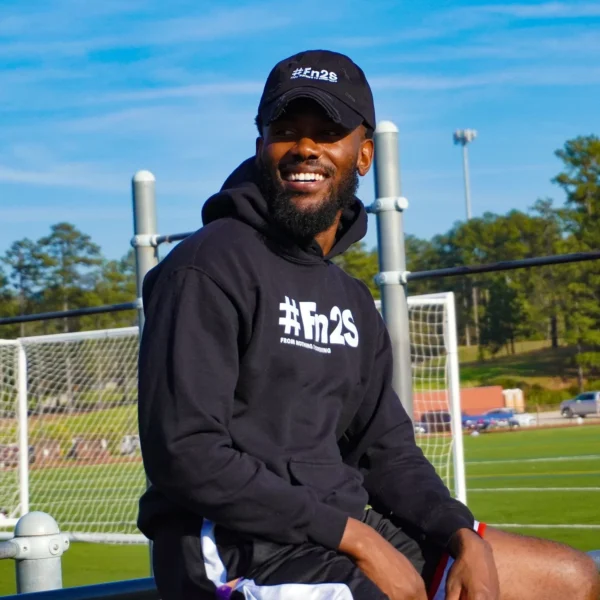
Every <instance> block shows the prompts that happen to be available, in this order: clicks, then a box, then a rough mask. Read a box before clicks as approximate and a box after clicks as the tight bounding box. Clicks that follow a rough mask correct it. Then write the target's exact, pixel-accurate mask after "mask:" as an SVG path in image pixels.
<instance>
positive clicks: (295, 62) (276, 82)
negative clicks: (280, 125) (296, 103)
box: [257, 50, 375, 130]
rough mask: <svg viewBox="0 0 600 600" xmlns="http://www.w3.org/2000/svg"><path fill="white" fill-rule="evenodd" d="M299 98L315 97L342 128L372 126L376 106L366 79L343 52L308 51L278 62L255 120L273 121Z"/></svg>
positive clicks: (266, 84)
mask: <svg viewBox="0 0 600 600" xmlns="http://www.w3.org/2000/svg"><path fill="white" fill-rule="evenodd" d="M298 98H310V99H311V100H314V101H315V102H317V103H318V104H319V105H320V106H321V107H322V108H323V109H324V110H325V111H326V113H327V115H328V116H329V117H330V118H331V120H332V121H334V122H335V123H339V124H340V125H342V127H344V128H345V129H348V130H352V129H356V127H358V126H359V125H361V124H364V125H365V127H367V128H369V129H373V130H374V129H375V106H374V104H373V94H372V92H371V88H370V86H369V83H368V82H367V78H366V77H365V74H364V72H363V70H362V69H361V68H360V67H359V66H358V65H357V64H355V63H354V62H353V61H352V60H350V58H348V57H347V56H345V55H344V54H339V53H338V52H331V51H329V50H307V51H305V52H300V53H299V54H294V56H290V57H289V58H286V59H284V60H282V61H281V62H279V63H277V64H276V65H275V66H274V67H273V70H272V71H271V72H270V73H269V77H268V78H267V82H266V83H265V89H264V90H263V94H262V97H261V99H260V103H259V105H258V117H257V122H258V123H260V124H261V125H263V126H264V125H268V124H269V123H271V122H272V121H275V120H276V119H277V118H279V117H280V116H281V114H282V113H283V112H284V110H285V108H286V106H287V105H288V104H289V103H290V102H291V101H292V100H296V99H298Z"/></svg>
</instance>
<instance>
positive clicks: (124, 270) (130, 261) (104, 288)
mask: <svg viewBox="0 0 600 600" xmlns="http://www.w3.org/2000/svg"><path fill="white" fill-rule="evenodd" d="M135 297H136V275H135V254H134V251H133V248H132V249H130V250H129V252H128V253H127V254H126V255H125V256H123V257H122V258H121V259H120V260H106V259H103V260H102V265H101V267H100V269H99V271H98V273H97V276H96V281H95V283H94V287H93V290H91V291H89V292H87V293H86V295H85V305H86V306H103V305H109V304H122V303H125V302H132V301H133V300H134V299H135ZM136 322H137V312H136V311H130V312H129V311H128V312H119V313H105V314H99V315H93V316H89V317H82V318H81V325H82V326H83V327H84V328H87V326H90V327H93V328H94V329H102V328H110V327H129V326H131V325H134V324H136Z"/></svg>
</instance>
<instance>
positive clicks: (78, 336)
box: [18, 325, 138, 345]
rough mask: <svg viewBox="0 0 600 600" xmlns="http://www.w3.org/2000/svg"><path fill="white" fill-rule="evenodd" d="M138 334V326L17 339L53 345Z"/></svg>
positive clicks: (23, 341) (28, 342)
mask: <svg viewBox="0 0 600 600" xmlns="http://www.w3.org/2000/svg"><path fill="white" fill-rule="evenodd" d="M137 334H138V326H137V325H134V326H133V327H115V328H113V329H97V330H95V331H73V332H71V333H52V334H50V335H32V336H29V337H22V338H18V339H19V341H20V342H21V343H22V344H25V345H27V344H36V345H37V344H55V343H57V342H77V341H80V340H106V339H115V338H122V337H130V336H133V335H137Z"/></svg>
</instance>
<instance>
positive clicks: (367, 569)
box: [339, 518, 427, 600]
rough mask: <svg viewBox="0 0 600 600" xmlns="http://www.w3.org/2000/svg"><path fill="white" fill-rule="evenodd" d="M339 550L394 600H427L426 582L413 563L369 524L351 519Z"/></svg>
mask: <svg viewBox="0 0 600 600" xmlns="http://www.w3.org/2000/svg"><path fill="white" fill-rule="evenodd" d="M339 550H340V552H344V553H345V554H348V555H349V556H350V557H351V558H352V559H353V560H354V562H355V563H356V565H357V566H358V568H359V569H360V570H361V571H362V572H363V573H364V574H365V575H366V576H367V577H368V578H369V579H370V580H371V581H372V582H373V583H374V584H375V585H376V586H377V587H378V588H379V589H380V590H381V591H382V592H383V593H384V594H386V595H387V596H388V597H389V598H390V600H427V594H426V592H425V584H424V582H423V579H422V577H421V576H420V575H419V573H417V571H416V570H415V568H414V567H413V566H412V564H411V563H410V562H409V561H408V559H407V558H406V557H405V556H403V555H402V554H401V553H400V552H398V550H396V548H394V547H393V546H392V545H391V544H390V543H389V542H387V541H386V540H384V539H383V538H382V537H381V536H380V535H379V534H378V533H377V532H376V531H375V530H374V529H372V528H371V527H369V526H368V525H365V524H364V523H361V522H360V521H358V520H356V519H352V518H349V519H348V523H347V525H346V529H345V530H344V535H343V537H342V541H341V543H340V547H339Z"/></svg>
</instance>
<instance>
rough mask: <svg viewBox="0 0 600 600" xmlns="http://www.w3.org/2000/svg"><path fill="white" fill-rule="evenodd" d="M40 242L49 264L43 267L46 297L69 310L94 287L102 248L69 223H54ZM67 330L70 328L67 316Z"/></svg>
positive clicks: (65, 323) (59, 306)
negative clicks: (95, 269) (49, 231)
mask: <svg viewBox="0 0 600 600" xmlns="http://www.w3.org/2000/svg"><path fill="white" fill-rule="evenodd" d="M38 244H39V247H40V248H39V249H40V252H41V253H42V254H43V256H44V260H45V261H46V264H47V267H46V269H45V270H44V279H45V284H46V300H47V301H48V303H49V304H50V305H52V304H54V305H55V308H60V309H61V310H69V308H72V307H73V306H74V305H77V304H78V301H79V302H81V301H82V299H83V297H84V292H85V291H86V290H89V289H90V288H92V287H93V284H94V281H95V277H94V267H98V266H99V265H100V264H101V262H102V259H101V254H100V247H99V246H97V245H96V244H94V243H93V242H92V240H91V238H90V236H89V235H87V234H85V233H81V232H80V231H79V230H78V229H76V228H75V226H74V225H71V224H70V223H57V224H56V225H53V226H52V227H51V233H50V235H48V236H46V237H43V238H41V239H40V240H39V242H38ZM56 304H58V306H56ZM64 330H65V331H68V330H69V324H68V320H67V319H65V320H64Z"/></svg>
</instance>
